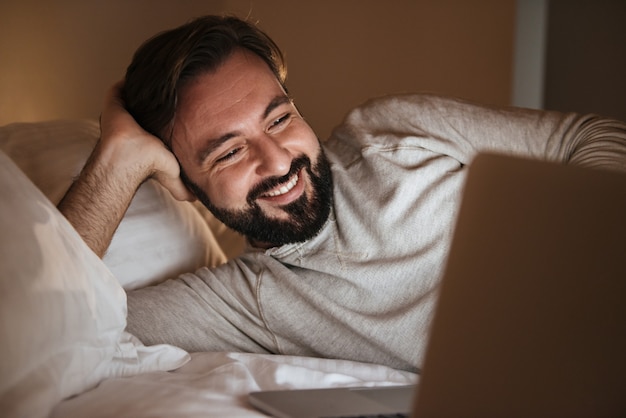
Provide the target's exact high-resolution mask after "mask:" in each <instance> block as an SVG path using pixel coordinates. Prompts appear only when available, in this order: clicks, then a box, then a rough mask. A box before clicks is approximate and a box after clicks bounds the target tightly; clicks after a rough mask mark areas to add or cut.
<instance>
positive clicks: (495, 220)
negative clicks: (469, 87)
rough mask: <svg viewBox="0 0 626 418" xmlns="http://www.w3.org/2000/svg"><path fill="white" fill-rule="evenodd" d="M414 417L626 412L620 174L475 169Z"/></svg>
mask: <svg viewBox="0 0 626 418" xmlns="http://www.w3.org/2000/svg"><path fill="white" fill-rule="evenodd" d="M440 292H441V293H440V299H439V303H438V307H437V309H436V314H435V319H434V322H433V327H432V333H431V336H430V340H429V346H428V351H427V355H426V358H425V365H424V369H423V374H422V376H421V379H420V385H419V386H420V387H419V389H418V396H417V402H416V405H415V411H414V415H415V416H468V415H471V416H483V417H485V416H599V415H602V414H604V415H611V414H613V415H621V414H624V413H625V412H626V175H624V174H620V173H612V172H605V171H599V170H589V169H581V168H576V167H571V166H562V165H557V164H552V163H545V162H538V161H529V160H522V159H516V158H510V157H503V156H494V155H480V156H478V157H477V158H476V159H475V160H474V162H473V163H472V165H471V167H470V169H469V173H468V178H467V183H466V189H465V191H464V195H463V201H462V205H461V210H460V213H459V218H458V220H457V225H456V229H455V236H454V240H453V244H452V248H451V252H450V255H449V259H448V264H447V270H446V274H445V277H444V280H443V283H442V287H441V290H440Z"/></svg>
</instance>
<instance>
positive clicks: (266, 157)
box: [255, 135, 293, 177]
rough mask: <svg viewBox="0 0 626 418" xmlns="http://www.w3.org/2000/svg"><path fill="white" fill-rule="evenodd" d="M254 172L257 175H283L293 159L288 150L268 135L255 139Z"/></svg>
mask: <svg viewBox="0 0 626 418" xmlns="http://www.w3.org/2000/svg"><path fill="white" fill-rule="evenodd" d="M255 158H256V173H257V174H258V175H259V176H263V177H268V176H283V175H285V174H287V173H288V172H289V169H290V168H291V162H292V160H293V158H292V155H291V153H290V152H289V150H287V149H286V148H284V146H283V144H281V142H280V141H279V140H278V139H277V138H274V137H272V136H270V135H263V136H260V137H258V138H257V140H256V141H255Z"/></svg>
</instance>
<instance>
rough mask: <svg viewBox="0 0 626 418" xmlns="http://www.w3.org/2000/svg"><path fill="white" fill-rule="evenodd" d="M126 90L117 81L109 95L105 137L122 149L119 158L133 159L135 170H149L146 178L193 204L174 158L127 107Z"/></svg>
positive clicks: (103, 121) (104, 118)
mask: <svg viewBox="0 0 626 418" xmlns="http://www.w3.org/2000/svg"><path fill="white" fill-rule="evenodd" d="M123 86H124V81H123V80H121V81H118V82H116V83H115V84H113V85H112V86H111V87H110V88H109V90H108V92H107V95H106V99H105V104H104V110H103V112H102V115H101V118H100V126H101V130H102V137H103V138H106V139H105V140H108V141H110V142H114V143H116V144H114V145H115V146H121V147H123V148H124V149H125V151H123V152H120V153H119V155H122V156H126V158H132V159H134V162H131V163H132V165H133V166H134V167H135V168H136V167H146V170H147V171H146V177H152V178H154V179H155V180H157V181H158V182H159V183H160V184H161V185H162V186H163V187H165V188H166V189H167V190H168V191H169V192H170V193H171V194H172V196H173V197H174V198H175V199H177V200H181V201H185V200H187V201H194V200H195V199H196V198H195V196H194V195H193V193H191V192H190V191H189V189H187V187H186V186H185V185H184V183H183V182H182V180H181V179H180V176H179V175H180V166H179V164H178V160H177V159H176V157H175V156H174V154H172V153H171V152H170V151H169V149H167V147H166V146H165V144H163V142H162V141H161V140H160V139H159V138H157V137H155V136H153V135H151V134H149V133H148V132H146V131H145V130H144V129H143V128H142V127H141V126H140V125H139V124H138V123H137V122H136V121H135V120H134V118H133V117H132V116H131V115H130V114H129V113H128V111H127V110H126V108H125V107H124V102H123V100H122V97H121V91H122V87H123ZM116 139H117V140H116ZM120 143H121V145H120ZM120 162H121V161H120Z"/></svg>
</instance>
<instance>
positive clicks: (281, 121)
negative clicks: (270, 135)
mask: <svg viewBox="0 0 626 418" xmlns="http://www.w3.org/2000/svg"><path fill="white" fill-rule="evenodd" d="M290 117H291V113H287V114H285V115H283V116H281V117H279V118H278V119H274V121H273V122H272V124H271V125H270V129H272V128H275V127H278V126H281V125H283V124H285V122H287V121H288V120H289V118H290Z"/></svg>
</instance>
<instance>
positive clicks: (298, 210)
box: [181, 148, 333, 246]
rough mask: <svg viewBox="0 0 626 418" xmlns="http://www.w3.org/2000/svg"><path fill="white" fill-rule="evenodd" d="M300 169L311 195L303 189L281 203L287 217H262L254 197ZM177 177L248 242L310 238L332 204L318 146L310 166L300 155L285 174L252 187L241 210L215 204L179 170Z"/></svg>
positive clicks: (326, 168)
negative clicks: (314, 158) (287, 200)
mask: <svg viewBox="0 0 626 418" xmlns="http://www.w3.org/2000/svg"><path fill="white" fill-rule="evenodd" d="M302 168H304V169H305V170H306V172H307V173H308V175H309V177H310V178H311V182H312V185H313V192H312V196H307V193H306V192H305V193H304V194H303V195H302V196H300V197H299V198H298V199H297V200H296V201H294V202H291V203H289V204H288V205H284V206H281V209H282V210H283V211H285V213H287V215H288V218H287V219H274V218H270V217H268V216H266V214H265V213H264V212H263V210H262V209H261V208H260V207H259V205H258V203H257V202H256V199H257V197H259V196H261V195H262V194H263V193H265V192H267V191H269V190H271V189H273V188H274V187H276V186H277V185H279V184H282V183H285V182H287V181H288V180H289V179H290V178H291V177H292V176H293V175H294V174H296V173H297V172H299V171H300V170H301V169H302ZM181 177H182V178H183V181H184V182H185V184H186V185H187V187H189V189H190V190H191V191H193V192H194V193H195V195H196V197H197V198H198V199H199V200H200V201H201V202H202V203H203V204H204V205H205V206H206V207H207V208H208V209H209V210H210V211H211V213H213V215H215V217H216V218H217V219H219V220H220V221H221V222H223V223H224V224H225V225H226V226H228V227H230V228H231V229H233V230H235V231H237V232H239V233H241V234H243V235H245V236H246V237H248V239H249V240H250V241H252V242H258V243H266V244H270V245H272V246H280V245H283V244H289V243H295V242H303V241H306V240H308V239H310V238H313V237H314V236H315V235H317V234H318V233H319V232H320V230H321V229H322V227H323V226H324V224H325V223H326V220H327V219H328V216H329V214H330V207H331V205H332V194H333V181H332V174H331V171H330V163H329V162H328V159H327V158H326V155H325V154H324V151H323V150H322V149H321V148H320V154H319V157H318V159H317V161H316V162H315V165H314V166H313V167H311V160H310V159H309V158H308V157H306V156H302V157H299V158H297V159H295V160H293V162H292V163H291V167H290V170H289V173H287V174H286V175H284V176H282V177H272V178H268V179H266V180H264V181H263V182H262V183H261V184H259V185H257V186H255V187H254V189H253V190H252V191H250V193H248V196H247V202H248V208H247V209H243V210H230V209H222V208H218V207H216V206H215V205H213V203H212V202H211V201H210V200H209V198H208V196H207V195H206V193H205V192H204V191H203V190H202V189H201V188H200V187H198V185H197V184H195V183H192V182H191V181H190V180H189V179H188V178H187V177H186V176H185V175H184V174H183V173H181ZM299 181H302V179H300V180H299Z"/></svg>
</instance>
